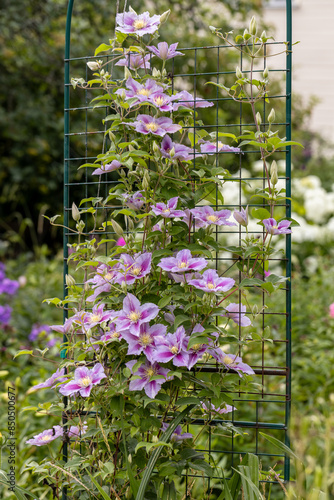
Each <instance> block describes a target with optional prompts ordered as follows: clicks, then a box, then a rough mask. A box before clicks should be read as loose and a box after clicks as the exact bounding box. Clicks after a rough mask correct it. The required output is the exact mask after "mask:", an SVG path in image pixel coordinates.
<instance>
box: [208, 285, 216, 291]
mask: <svg viewBox="0 0 334 500" xmlns="http://www.w3.org/2000/svg"><path fill="white" fill-rule="evenodd" d="M207 288H210V290H213V289H214V288H215V285H214V284H213V283H208V285H207Z"/></svg>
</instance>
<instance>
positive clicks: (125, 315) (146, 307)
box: [116, 293, 159, 337]
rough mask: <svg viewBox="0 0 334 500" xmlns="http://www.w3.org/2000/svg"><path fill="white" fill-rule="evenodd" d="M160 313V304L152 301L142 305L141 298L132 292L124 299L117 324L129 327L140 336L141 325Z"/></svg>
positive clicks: (122, 327) (118, 326)
mask: <svg viewBox="0 0 334 500" xmlns="http://www.w3.org/2000/svg"><path fill="white" fill-rule="evenodd" d="M158 313H159V307H158V306H156V305H155V304H152V303H151V302H147V303H146V304H143V305H140V302H139V300H138V299H137V298H136V297H135V296H134V295H132V293H128V294H127V296H126V297H125V299H124V300H123V309H122V311H120V313H119V315H118V317H117V320H116V326H117V328H120V329H129V330H130V333H132V334H133V335H136V336H137V337H139V334H140V327H141V325H143V324H144V323H149V322H150V321H151V320H152V319H154V318H155V317H156V316H157V315H158Z"/></svg>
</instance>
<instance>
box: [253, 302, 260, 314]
mask: <svg viewBox="0 0 334 500" xmlns="http://www.w3.org/2000/svg"><path fill="white" fill-rule="evenodd" d="M258 312H259V308H258V306H257V304H254V305H253V307H252V314H253V315H254V316H255V315H256V314H257V313H258Z"/></svg>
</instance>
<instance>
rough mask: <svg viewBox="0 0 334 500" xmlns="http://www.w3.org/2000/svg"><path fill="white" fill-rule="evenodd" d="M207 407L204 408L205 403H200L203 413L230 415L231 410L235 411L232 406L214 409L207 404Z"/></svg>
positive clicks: (211, 405)
mask: <svg viewBox="0 0 334 500" xmlns="http://www.w3.org/2000/svg"><path fill="white" fill-rule="evenodd" d="M208 405H209V407H207V406H206V404H205V403H202V408H203V410H204V411H205V413H219V414H220V415H224V414H226V413H231V412H232V411H233V410H236V408H235V407H234V406H231V405H228V404H226V403H225V404H224V405H222V406H219V407H218V408H216V407H215V405H213V404H212V403H208Z"/></svg>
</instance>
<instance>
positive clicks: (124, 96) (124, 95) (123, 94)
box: [120, 89, 126, 101]
mask: <svg viewBox="0 0 334 500" xmlns="http://www.w3.org/2000/svg"><path fill="white" fill-rule="evenodd" d="M120 95H121V99H122V101H124V99H125V98H126V94H125V90H124V89H123V90H122V92H121V94H120Z"/></svg>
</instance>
